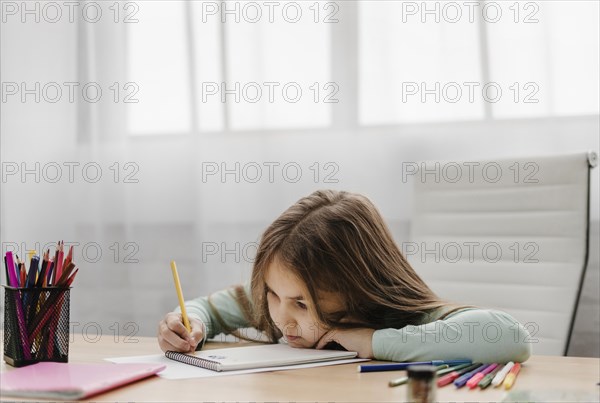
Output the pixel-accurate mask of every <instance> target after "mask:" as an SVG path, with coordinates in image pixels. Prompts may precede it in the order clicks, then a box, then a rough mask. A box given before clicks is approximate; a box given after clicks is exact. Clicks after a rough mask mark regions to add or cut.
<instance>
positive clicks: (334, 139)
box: [0, 1, 599, 335]
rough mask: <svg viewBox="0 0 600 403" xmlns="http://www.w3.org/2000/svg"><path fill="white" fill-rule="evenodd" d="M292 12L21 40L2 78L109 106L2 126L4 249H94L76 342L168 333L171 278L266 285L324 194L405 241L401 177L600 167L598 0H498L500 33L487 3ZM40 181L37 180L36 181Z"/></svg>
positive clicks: (79, 26) (151, 5)
mask: <svg viewBox="0 0 600 403" xmlns="http://www.w3.org/2000/svg"><path fill="white" fill-rule="evenodd" d="M292 3H293V2H280V3H278V6H277V7H276V8H275V9H274V10H273V14H272V17H273V21H272V22H271V21H270V20H269V18H270V17H271V16H270V15H269V9H268V8H267V6H265V5H264V3H261V2H258V3H252V2H233V1H232V2H226V3H222V2H177V1H169V2H162V1H151V2H150V1H148V2H119V3H116V4H117V5H118V7H116V9H118V10H119V12H118V15H117V14H116V11H115V8H114V7H115V4H114V3H112V2H111V3H110V4H109V3H101V6H102V7H103V14H102V15H103V16H104V17H103V19H102V20H101V21H98V22H96V23H89V22H87V21H85V20H82V19H78V20H77V22H76V23H69V22H68V21H61V22H59V23H57V24H53V25H50V24H48V23H45V24H44V23H42V24H33V23H32V24H23V23H22V22H20V20H18V19H10V20H9V21H8V22H7V23H5V24H4V23H3V24H2V49H3V58H2V62H1V63H2V77H3V81H5V82H15V83H21V82H27V83H29V85H33V84H31V83H35V82H41V83H48V82H57V83H64V82H78V83H81V85H80V87H78V88H81V87H83V86H84V84H86V83H96V84H97V85H98V86H99V87H100V88H102V90H103V92H102V97H101V99H100V100H98V101H97V102H91V101H90V100H89V99H85V98H84V97H83V96H80V95H78V96H77V97H76V100H75V102H69V101H68V100H66V99H65V98H64V97H63V99H61V102H56V103H50V102H44V101H43V100H42V102H39V103H36V102H30V99H31V98H27V99H26V102H21V100H20V99H19V98H18V97H11V98H8V100H7V102H6V103H4V104H3V109H2V138H1V140H2V142H1V149H0V153H1V156H2V162H3V174H6V173H7V171H6V169H12V168H14V165H12V164H6V163H16V164H17V167H18V168H19V171H18V172H17V173H16V174H12V173H10V175H5V176H3V182H2V192H1V193H2V194H1V196H0V197H1V198H2V199H1V201H2V212H1V218H2V220H1V221H2V222H1V226H0V230H1V236H2V242H3V252H4V251H5V250H6V249H7V248H11V249H13V248H14V247H17V248H19V250H20V251H22V250H26V249H32V248H36V249H38V250H39V249H42V248H43V246H44V245H47V244H48V242H54V241H57V240H59V239H64V240H65V241H66V242H67V244H69V243H78V244H79V245H77V246H76V260H75V261H76V263H79V266H80V267H81V271H80V273H79V275H78V278H77V280H76V282H75V284H74V289H73V297H72V320H73V321H74V322H79V323H80V324H79V325H78V326H79V327H78V328H77V329H76V331H79V330H80V329H81V328H82V327H83V326H84V325H85V324H89V323H97V324H98V325H99V326H100V329H101V330H102V331H103V333H105V334H106V333H109V334H112V333H114V332H116V329H119V331H120V332H121V334H123V333H129V334H131V333H136V334H137V335H152V334H154V333H155V328H156V324H157V322H158V320H159V319H160V317H161V316H162V315H163V314H164V313H165V312H167V311H169V310H171V309H172V308H173V307H175V305H176V304H177V300H176V297H175V294H174V291H173V286H172V284H171V281H172V280H171V278H170V277H169V276H170V273H169V260H171V259H175V260H176V261H177V263H178V266H179V271H180V276H181V277H182V281H183V288H184V294H185V295H186V297H187V298H191V297H193V296H197V295H205V294H208V293H209V292H211V291H214V290H217V289H220V288H222V287H225V286H227V285H230V284H234V283H238V282H241V281H246V280H247V279H248V278H249V273H250V271H251V267H252V259H253V254H254V252H255V250H256V244H257V242H258V240H259V238H260V235H261V232H262V231H263V230H264V229H265V228H266V226H267V225H268V224H269V223H270V222H271V221H272V220H274V219H275V218H276V217H277V216H278V215H279V214H280V213H281V212H282V211H283V210H284V209H285V208H287V207H288V206H289V205H291V204H292V203H293V202H295V201H296V200H297V199H298V198H300V197H302V196H304V195H307V194H308V193H310V192H312V191H314V190H315V189H318V188H336V189H346V190H350V191H356V192H362V193H364V194H366V195H368V196H369V197H371V198H372V199H373V201H374V202H375V203H376V205H377V206H378V207H379V208H380V210H381V211H382V213H383V214H384V216H385V218H386V219H387V220H388V223H389V225H390V227H391V228H392V231H393V233H394V236H395V237H396V238H397V240H398V242H402V241H403V240H405V239H406V236H407V233H408V225H409V224H410V212H411V187H410V184H407V183H403V182H402V180H401V170H402V163H403V162H410V161H421V160H425V159H429V160H432V159H434V160H435V159H437V160H440V159H441V160H453V159H457V160H465V159H475V158H496V157H498V158H500V157H507V156H512V155H539V154H555V153H561V152H569V151H582V150H587V149H595V150H598V149H599V144H598V137H597V133H598V130H599V126H598V108H599V107H598V74H597V71H598V69H599V66H598V3H597V2H537V3H527V4H533V6H526V4H525V3H519V5H518V7H517V8H516V9H510V8H509V7H510V6H511V5H512V4H509V3H505V2H501V3H494V2H486V3H494V4H500V6H501V8H502V15H503V18H502V19H501V20H499V21H497V22H491V20H493V19H494V18H495V17H494V15H493V14H492V11H494V8H493V7H495V6H494V5H492V6H487V8H486V10H487V11H489V13H490V14H489V15H488V14H486V15H485V18H488V19H489V20H490V21H487V20H486V19H485V18H484V16H483V15H482V14H481V10H483V9H484V8H485V7H486V3H483V2H481V3H479V6H478V8H477V9H476V10H474V11H473V13H474V14H473V19H472V21H471V20H470V19H469V14H468V12H469V9H466V8H463V9H462V10H461V12H462V19H461V20H460V21H458V22H452V20H454V19H456V16H457V15H456V14H452V12H455V10H453V9H451V8H450V6H447V4H449V3H444V2H436V3H437V4H438V7H439V10H438V11H436V10H435V9H434V8H433V7H434V6H433V5H430V6H429V7H431V8H430V9H429V10H430V11H431V10H433V11H432V12H433V14H431V13H428V12H427V10H424V9H419V7H421V4H422V2H396V1H385V2H383V1H382V2H377V1H369V2H366V1H365V2H362V1H357V2H326V1H320V2H297V3H294V4H296V5H298V6H296V5H294V4H292ZM81 4H82V5H83V4H85V3H81ZM455 4H459V5H460V4H462V3H455ZM256 5H257V6H256ZM224 6H225V7H229V8H227V9H226V10H224V9H222V8H221V7H224ZM110 7H113V8H112V9H111V8H110ZM215 7H217V11H215ZM236 7H237V11H236ZM257 7H258V8H257ZM298 7H299V8H298ZM414 7H417V9H415V8H414ZM284 9H285V14H283V10H284ZM298 9H300V10H301V16H302V18H300V19H299V20H298V21H296V22H293V21H294V20H296V19H297V16H298V14H297V10H298ZM257 10H260V12H261V13H262V14H261V15H262V19H261V20H259V21H255V20H256V18H257V16H258V14H256V13H257ZM223 11H229V12H225V13H224V12H223ZM236 13H237V14H236ZM436 13H438V15H437V16H436ZM117 17H118V18H117ZM236 17H239V22H238V21H236ZM438 17H439V21H436V18H438ZM223 18H224V19H225V20H226V23H222V19H223ZM423 19H424V20H423ZM515 19H516V20H517V22H515ZM536 19H537V20H538V21H537V22H533V21H534V20H536ZM115 20H117V21H118V22H115ZM403 20H405V22H404V21H403ZM526 20H527V21H529V22H526ZM126 21H127V22H126ZM423 21H424V22H423ZM9 38H13V39H9ZM14 38H18V39H14ZM15 40H18V45H17V44H15ZM5 54H6V55H7V56H6V57H4V55H5ZM465 83H478V85H477V86H476V87H474V85H475V84H465ZM490 83H493V84H494V85H489V86H488V87H489V90H490V93H489V96H490V97H492V96H493V93H492V91H493V90H494V89H495V88H497V86H499V87H500V88H501V89H502V91H503V95H502V97H501V99H500V100H499V101H498V102H491V101H490V100H489V99H485V98H484V97H483V96H482V93H481V89H482V87H484V86H485V85H486V84H490ZM515 83H518V84H517V85H516V87H514V85H515ZM61 85H62V84H61ZM62 86H63V88H64V85H62ZM236 86H237V87H236ZM436 86H439V91H438V92H437V94H436V91H435V89H436V88H437V87H436ZM469 86H471V87H469ZM511 87H512V88H513V89H511ZM237 88H239V91H238V92H237V93H236V89H237ZM284 88H285V90H286V91H287V92H284V91H283V90H284ZM298 88H300V89H301V94H302V96H301V97H299V99H297V98H298V97H297V94H298V92H297V89H298ZM470 88H475V92H474V94H475V97H474V99H473V100H472V101H471V100H470V99H469V98H468V95H469V93H468V91H469V89H470ZM431 89H433V90H434V93H428V92H427V91H430V90H431ZM459 89H460V90H461V91H462V98H461V99H459V100H458V101H456V102H454V100H455V98H456V96H457V92H456V91H458V90H459ZM91 90H93V88H91V89H90V91H91ZM223 90H227V91H229V92H227V93H223ZM270 91H272V93H271V92H270ZM78 94H79V93H78ZM90 94H91V93H90ZM477 94H478V95H477ZM259 95H260V97H259ZM90 96H91V95H90ZM236 96H239V100H238V101H237V102H236V99H235V97H236ZM270 96H272V97H273V102H271V98H270ZM436 96H440V101H439V102H436V101H435V97H436ZM222 97H225V99H226V101H227V102H226V103H224V102H223V98H222ZM423 97H424V98H423ZM515 97H517V98H516V99H517V101H515ZM527 97H528V98H527ZM526 98H527V99H529V100H537V102H525V99H526ZM136 101H137V102H136ZM36 162H39V163H40V165H39V166H40V168H39V169H38V172H39V176H40V178H39V180H38V181H36V180H35V179H36V178H35V175H36V174H35V172H34V173H29V174H27V173H26V174H25V176H24V177H22V175H21V174H23V172H25V170H26V169H29V170H31V169H33V170H36ZM22 164H25V165H24V166H23V165H22ZM55 164H58V166H59V167H61V169H62V171H61V172H62V176H61V179H60V180H58V181H56V182H52V181H51V180H50V179H52V178H53V176H52V175H53V172H54V171H53V169H56V166H55ZM69 164H70V165H69ZM74 164H78V165H74ZM69 167H72V168H73V172H74V177H73V181H70V180H69V179H68V174H69ZM98 167H100V170H101V174H102V175H101V177H100V178H97V171H98ZM10 172H12V171H10ZM594 175H595V177H594V178H593V180H592V184H593V188H592V204H591V205H592V206H596V210H594V211H593V212H592V214H593V215H592V218H593V219H594V220H597V219H598V212H597V206H598V204H599V203H598V187H597V178H598V177H597V170H596V172H595V173H594ZM96 179H97V180H96ZM594 179H595V180H594ZM21 253H23V252H21ZM99 253H100V255H99ZM24 254H25V253H23V255H24ZM94 326H95V325H94ZM94 329H97V328H96V327H94ZM92 330H93V329H92Z"/></svg>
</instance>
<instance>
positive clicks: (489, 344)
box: [372, 309, 531, 363]
mask: <svg viewBox="0 0 600 403" xmlns="http://www.w3.org/2000/svg"><path fill="white" fill-rule="evenodd" d="M528 339H529V333H528V332H527V330H526V329H525V328H524V327H523V326H522V325H521V324H520V323H519V322H517V320H515V319H514V318H513V317H512V316H510V315H509V314H507V313H505V312H501V311H496V310H486V309H467V310H461V311H457V312H455V313H453V314H451V315H449V316H448V317H446V318H445V319H444V320H435V321H433V322H430V323H425V324H422V325H419V326H413V325H409V326H406V327H404V328H402V329H381V330H377V331H375V333H374V334H373V342H372V343H373V355H374V357H375V359H377V360H385V361H430V360H451V359H470V360H472V361H473V362H481V363H493V362H494V363H506V362H508V361H514V362H523V361H526V360H527V359H528V358H529V356H530V354H531V345H530V342H528Z"/></svg>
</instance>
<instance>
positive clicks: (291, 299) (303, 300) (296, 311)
mask: <svg viewBox="0 0 600 403" xmlns="http://www.w3.org/2000/svg"><path fill="white" fill-rule="evenodd" d="M265 283H266V284H265V286H266V289H267V303H268V304H269V314H270V315H271V319H272V320H273V322H274V323H275V326H277V327H278V328H279V330H281V333H283V337H284V338H285V340H286V341H287V342H288V344H289V345H290V346H292V347H304V348H312V347H314V346H315V345H316V344H317V342H318V341H319V340H320V339H321V337H322V336H323V335H324V334H325V333H326V332H327V331H328V330H329V329H328V328H326V327H325V326H324V325H323V324H321V323H319V321H318V319H317V318H316V316H314V315H313V314H312V313H311V312H314V311H315V310H316V307H314V306H311V301H310V299H309V298H310V296H309V294H308V290H307V289H306V287H305V285H304V283H303V282H302V281H301V280H300V279H298V278H297V277H295V276H294V275H292V274H291V273H290V272H289V271H288V270H287V269H286V268H285V266H283V265H281V263H280V262H279V260H278V259H277V258H275V259H274V260H273V262H272V263H271V265H270V266H269V268H268V269H267V272H266V275H265ZM318 295H319V298H318V301H316V303H317V304H318V305H319V308H320V309H321V311H322V312H323V314H325V315H331V316H332V317H334V318H338V319H341V318H342V317H343V316H344V314H345V311H344V304H343V303H342V299H341V297H340V296H339V295H338V294H336V293H330V292H319V293H318Z"/></svg>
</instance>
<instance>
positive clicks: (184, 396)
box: [0, 335, 600, 402]
mask: <svg viewBox="0 0 600 403" xmlns="http://www.w3.org/2000/svg"><path fill="white" fill-rule="evenodd" d="M126 341H129V342H126ZM224 346H232V344H231V343H227V344H224V343H207V344H206V347H205V348H207V349H210V348H218V347H224ZM159 353H161V351H160V349H159V347H158V343H157V341H156V339H155V338H145V337H137V338H135V339H130V340H126V339H123V338H121V339H115V338H113V337H110V336H105V337H103V338H101V339H100V340H98V341H97V342H95V343H91V342H89V341H86V340H84V339H83V337H81V335H78V336H75V339H74V341H73V342H72V343H71V345H70V354H69V360H70V362H102V361H103V359H104V358H106V357H117V356H131V355H144V354H159ZM356 365H357V364H348V365H336V366H328V367H318V368H309V369H298V370H292V371H276V372H264V373H255V374H247V375H236V376H222V377H213V378H197V379H185V380H166V379H161V378H159V377H152V378H148V379H145V380H141V381H139V382H136V383H134V384H131V385H128V386H125V387H121V388H119V389H115V390H113V391H110V392H107V393H103V394H100V395H97V396H94V397H92V399H93V400H94V401H136V402H139V401H195V402H197V401H279V402H292V401H328V402H398V401H403V400H405V399H406V385H403V386H397V387H394V388H390V387H388V386H387V383H388V381H389V380H390V379H392V378H397V377H400V376H404V375H405V372H404V371H396V372H378V373H357V372H356ZM11 369H12V367H10V366H7V365H6V363H4V362H2V365H1V366H0V372H5V371H10V370H11ZM599 381H600V360H599V359H597V358H579V357H551V356H534V357H532V358H530V359H529V360H528V361H527V362H526V363H524V365H523V367H522V369H521V372H520V374H519V377H518V378H517V381H516V382H515V386H514V387H513V389H512V390H513V391H525V390H531V391H540V392H541V393H548V391H557V392H556V394H554V395H552V396H553V397H551V398H548V397H546V398H545V399H543V400H557V399H560V396H561V394H564V393H565V391H566V392H574V393H579V394H582V395H585V396H587V397H588V398H587V399H586V400H590V399H589V397H590V396H591V397H592V398H593V399H592V400H595V401H600V386H598V385H597V384H598V382H599ZM506 395H507V392H505V391H504V390H502V389H493V388H488V389H486V390H485V391H481V390H478V389H477V390H467V389H466V388H462V389H459V390H456V389H455V388H454V386H451V385H450V386H446V387H444V388H440V389H438V391H437V400H439V401H478V402H488V401H495V402H498V401H501V400H502V399H504V398H505V397H506ZM557 396H558V397H557ZM566 396H568V395H563V398H562V399H561V400H573V397H572V395H571V396H570V397H568V398H567V397H566ZM11 400H13V399H12V398H11Z"/></svg>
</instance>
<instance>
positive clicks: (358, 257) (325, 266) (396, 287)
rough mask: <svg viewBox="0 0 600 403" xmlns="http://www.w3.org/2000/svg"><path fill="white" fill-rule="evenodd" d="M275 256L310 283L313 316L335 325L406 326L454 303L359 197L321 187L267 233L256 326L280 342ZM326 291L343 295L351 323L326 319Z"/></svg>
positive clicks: (255, 291) (258, 271)
mask: <svg viewBox="0 0 600 403" xmlns="http://www.w3.org/2000/svg"><path fill="white" fill-rule="evenodd" d="M274 259H277V260H278V263H280V264H283V265H284V266H285V268H287V269H289V270H290V271H291V273H292V274H294V275H295V276H297V278H298V279H300V280H301V281H302V282H303V284H304V285H305V286H306V289H307V291H308V293H309V296H307V297H309V299H310V301H311V303H310V304H309V305H310V306H311V307H314V311H313V313H314V314H315V316H316V318H318V320H319V321H320V322H321V324H323V325H325V326H327V327H346V328H347V327H356V326H360V327H370V328H373V329H383V328H390V327H393V328H397V329H399V328H402V327H404V326H406V325H410V324H419V323H420V321H421V320H422V317H423V315H424V314H428V313H431V312H432V311H433V310H435V309H438V308H441V307H445V306H449V307H450V305H451V304H448V303H447V302H445V301H442V300H441V299H440V298H438V297H437V296H436V295H435V294H434V293H433V291H432V290H431V289H430V288H429V287H428V286H427V285H426V284H425V283H424V282H423V280H422V279H421V278H420V277H419V276H418V275H417V273H415V271H414V270H413V268H412V267H411V265H410V264H409V263H408V261H407V260H406V259H405V258H404V256H403V255H402V253H401V252H400V249H399V248H398V246H397V245H396V243H395V242H394V240H393V238H392V235H391V233H390V231H389V229H388V228H387V226H386V225H385V223H384V221H383V218H382V217H381V214H380V213H379V212H378V211H377V209H376V208H375V206H374V205H373V203H371V201H370V200H369V199H368V198H366V197H365V196H362V195H359V194H355V193H349V192H343V191H334V190H318V191H316V192H314V193H312V194H310V195H309V196H306V197H303V198H302V199H300V200H299V201H298V202H297V203H295V204H294V205H292V206H291V207H289V208H288V209H287V210H286V211H285V212H284V213H283V214H281V215H280V216H279V218H277V219H276V220H275V221H274V222H273V223H272V224H271V225H270V226H269V227H268V228H267V229H266V231H265V232H264V233H263V235H262V238H261V241H260V246H259V248H258V251H257V254H256V259H255V262H254V268H253V272H252V281H251V289H252V300H253V301H254V305H255V309H254V314H255V317H254V318H253V319H254V320H253V324H254V326H256V327H257V328H258V329H260V330H263V331H265V332H266V334H267V336H268V337H269V338H270V340H271V341H273V342H275V341H276V340H277V339H279V338H280V337H281V333H280V331H279V329H278V328H277V327H276V326H275V324H274V323H273V321H272V319H271V317H270V315H269V308H268V305H267V298H266V288H265V280H264V279H265V275H266V272H267V270H268V268H269V266H270V264H271V263H272V262H273V261H274ZM320 291H325V292H335V293H339V295H341V296H342V298H343V301H342V302H343V303H344V305H345V309H346V315H347V317H349V318H351V321H350V322H349V321H344V322H340V320H339V318H333V317H328V316H327V315H325V314H324V313H323V312H322V311H321V310H320V309H319V307H318V305H317V304H315V303H314V302H315V301H317V300H318V292H320ZM456 309H458V308H456ZM456 309H452V311H455V310H456ZM448 313H449V312H446V315H447V314H448ZM444 316H445V315H444ZM436 319H437V318H436Z"/></svg>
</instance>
